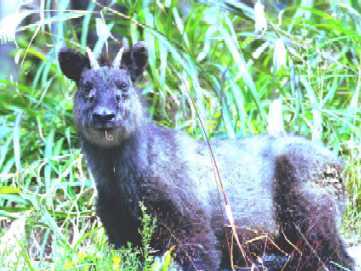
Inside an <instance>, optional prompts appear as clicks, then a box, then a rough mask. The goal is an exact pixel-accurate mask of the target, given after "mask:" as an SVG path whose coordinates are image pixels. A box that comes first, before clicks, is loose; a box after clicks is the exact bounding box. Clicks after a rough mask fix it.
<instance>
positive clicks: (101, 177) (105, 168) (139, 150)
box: [81, 129, 147, 189]
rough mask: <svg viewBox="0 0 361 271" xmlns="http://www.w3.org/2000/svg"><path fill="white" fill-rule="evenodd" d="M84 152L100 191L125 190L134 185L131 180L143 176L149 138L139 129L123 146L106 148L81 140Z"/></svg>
mask: <svg viewBox="0 0 361 271" xmlns="http://www.w3.org/2000/svg"><path fill="white" fill-rule="evenodd" d="M81 141H82V150H83V152H84V154H85V156H86V159H87V162H88V164H89V166H90V168H91V171H92V173H93V174H94V178H95V181H96V185H97V188H98V189H114V188H115V187H117V188H118V189H119V188H121V189H123V188H124V187H123V185H129V184H132V185H133V184H134V183H132V182H133V181H136V180H129V179H132V178H134V179H138V178H139V177H140V175H141V174H142V171H143V170H142V168H143V167H144V163H146V162H145V161H143V159H144V157H147V156H146V155H144V152H146V149H147V138H146V136H145V133H144V132H143V130H142V129H138V130H137V131H136V132H134V133H133V134H132V136H130V137H129V138H128V139H126V140H124V141H123V142H122V144H121V145H119V146H114V147H111V148H104V147H101V146H98V145H94V144H92V143H90V142H89V141H87V140H86V139H85V138H81ZM124 189H128V188H124Z"/></svg>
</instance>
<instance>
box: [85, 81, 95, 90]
mask: <svg viewBox="0 0 361 271" xmlns="http://www.w3.org/2000/svg"><path fill="white" fill-rule="evenodd" d="M92 88H93V85H92V83H90V82H86V83H85V84H84V87H83V89H84V90H85V92H90V91H91V90H92Z"/></svg>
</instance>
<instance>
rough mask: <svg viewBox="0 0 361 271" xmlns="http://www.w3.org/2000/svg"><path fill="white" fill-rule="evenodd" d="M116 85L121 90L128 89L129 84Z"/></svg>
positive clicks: (120, 83) (118, 83) (117, 83)
mask: <svg viewBox="0 0 361 271" xmlns="http://www.w3.org/2000/svg"><path fill="white" fill-rule="evenodd" d="M115 84H116V86H117V88H119V89H121V90H127V89H128V84H127V83H126V82H116V83H115Z"/></svg>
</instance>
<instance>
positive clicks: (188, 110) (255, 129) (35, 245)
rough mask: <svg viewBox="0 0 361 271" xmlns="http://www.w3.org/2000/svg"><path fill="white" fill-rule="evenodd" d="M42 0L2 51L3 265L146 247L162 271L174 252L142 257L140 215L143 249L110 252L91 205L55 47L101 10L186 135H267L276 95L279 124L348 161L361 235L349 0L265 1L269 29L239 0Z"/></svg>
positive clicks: (85, 264)
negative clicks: (7, 51) (83, 3)
mask: <svg viewBox="0 0 361 271" xmlns="http://www.w3.org/2000/svg"><path fill="white" fill-rule="evenodd" d="M43 2H44V4H45V6H44V7H43V9H41V10H40V11H37V14H38V15H39V14H40V15H41V16H40V17H39V16H38V17H37V16H35V19H34V21H32V22H29V21H28V22H26V23H25V24H23V25H22V26H21V27H20V28H19V30H20V31H19V33H18V34H17V38H16V43H17V46H16V48H15V49H14V50H13V51H12V53H11V57H13V58H14V59H16V60H17V62H18V63H19V65H18V67H19V71H18V77H17V79H16V80H15V79H12V78H9V76H4V75H3V76H2V78H4V79H2V80H1V81H0V225H1V228H0V238H1V242H0V262H1V263H2V265H3V266H2V267H1V268H4V269H5V270H6V268H8V269H9V270H95V269H96V270H112V269H114V270H118V269H117V268H119V266H121V267H122V268H123V270H139V269H141V264H140V258H143V256H145V257H146V258H147V259H148V260H147V263H148V264H147V265H146V267H145V269H146V270H167V265H168V261H169V257H165V264H164V266H163V267H160V266H161V264H160V263H159V262H157V263H155V264H152V259H151V258H149V257H150V256H149V253H150V252H151V248H149V245H148V243H149V242H148V240H149V236H150V235H151V231H152V227H153V222H152V220H151V219H150V218H149V217H148V216H147V215H146V214H145V216H144V219H143V220H144V229H143V236H144V247H143V248H142V249H141V250H136V249H134V248H131V247H128V248H124V249H122V250H121V251H115V250H112V249H111V248H109V247H108V245H107V242H106V237H105V234H104V231H103V229H102V227H101V224H100V222H99V221H98V220H97V218H96V217H95V214H94V199H95V191H94V186H93V183H92V180H91V177H90V174H89V172H88V171H87V169H86V166H85V165H84V164H83V161H82V155H81V153H80V150H79V141H78V139H77V136H76V132H75V129H74V126H73V121H72V97H73V94H74V92H75V89H76V86H75V84H74V83H73V82H71V81H69V80H68V79H66V78H65V77H64V76H63V75H62V74H61V72H60V69H59V66H58V64H57V59H56V53H57V50H59V48H60V47H61V46H63V45H64V44H68V45H69V46H71V47H74V48H78V49H79V50H84V49H85V46H86V42H85V41H86V39H85V37H86V33H87V32H88V31H89V29H94V21H95V17H99V15H100V13H99V12H98V11H97V12H95V11H96V10H102V15H104V16H103V18H105V23H106V24H107V25H109V27H111V32H112V33H113V34H115V35H116V36H122V37H125V38H127V39H128V41H129V43H130V44H133V43H135V42H136V41H138V40H144V41H145V43H146V44H147V46H148V49H149V67H148V69H147V72H146V75H145V78H144V80H143V82H141V83H140V86H142V87H143V92H144V94H145V95H146V97H147V101H148V105H149V113H150V114H151V116H153V118H154V119H155V120H157V121H158V122H159V123H160V124H162V125H166V126H171V127H176V128H177V129H182V130H185V131H187V132H188V133H189V134H191V135H192V136H194V137H195V138H202V136H203V135H202V129H201V126H200V122H199V118H201V119H202V120H203V123H204V125H205V128H206V131H207V133H208V136H210V137H243V136H249V135H252V134H260V133H265V132H267V126H268V121H267V114H268V111H269V106H270V104H271V101H272V100H273V99H274V98H276V97H280V99H281V101H282V111H283V119H284V125H285V130H286V131H287V132H290V133H296V134H300V135H303V136H306V137H308V138H313V139H314V140H322V141H323V142H324V143H325V144H327V145H328V146H329V147H330V148H331V149H333V151H334V152H336V153H338V154H339V155H340V156H341V157H342V158H343V159H344V160H345V164H346V170H345V176H346V178H345V179H346V184H347V190H348V192H349V204H348V207H347V212H346V215H345V220H344V225H343V231H344V235H345V236H346V237H347V239H348V240H350V242H354V243H355V242H356V243H357V242H359V241H360V239H361V181H360V177H361V147H360V143H361V128H360V127H361V109H360V91H361V6H360V4H358V1H337V0H335V1H294V2H295V3H294V4H292V5H288V6H285V8H284V9H282V12H280V9H279V6H276V5H272V4H269V5H266V18H267V29H260V30H259V31H258V32H257V31H255V13H254V9H253V8H249V7H248V6H246V5H242V4H237V3H234V4H225V3H222V2H221V1H208V3H200V2H192V1H171V0H168V1H159V0H157V1H147V0H137V1H129V0H119V1H117V3H118V4H121V5H123V6H124V7H125V8H126V10H127V13H126V14H122V13H119V12H116V11H113V10H111V9H107V8H105V9H102V8H101V7H100V6H99V5H98V4H96V3H94V4H93V7H92V8H93V9H91V10H89V11H88V12H77V11H69V10H68V7H67V1H57V2H58V4H57V6H56V8H57V12H50V11H48V10H50V9H52V8H53V7H54V6H52V1H49V0H48V1H43ZM54 2H55V1H54ZM203 2H204V1H203ZM216 2H217V3H216ZM229 2H230V1H229ZM185 3H188V4H187V5H185ZM33 15H36V14H33ZM75 17H76V18H78V24H76V25H74V24H73V23H72V22H71V18H75ZM100 18H102V16H100ZM2 31H3V29H2ZM77 32H81V33H82V35H81V36H80V38H78V37H77V34H76V33H77ZM1 33H2V34H3V35H4V32H1ZM145 213H146V212H145ZM1 270H2V269H1Z"/></svg>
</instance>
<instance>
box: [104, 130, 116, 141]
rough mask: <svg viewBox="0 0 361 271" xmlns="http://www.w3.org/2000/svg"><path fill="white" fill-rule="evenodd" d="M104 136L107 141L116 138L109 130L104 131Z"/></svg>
mask: <svg viewBox="0 0 361 271" xmlns="http://www.w3.org/2000/svg"><path fill="white" fill-rule="evenodd" d="M104 136H105V140H106V141H113V140H114V137H113V135H112V134H111V132H109V131H108V130H105V131H104Z"/></svg>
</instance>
